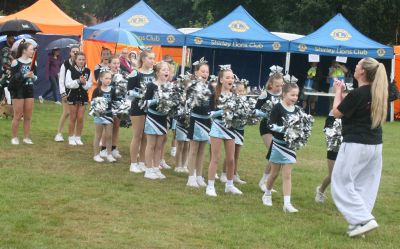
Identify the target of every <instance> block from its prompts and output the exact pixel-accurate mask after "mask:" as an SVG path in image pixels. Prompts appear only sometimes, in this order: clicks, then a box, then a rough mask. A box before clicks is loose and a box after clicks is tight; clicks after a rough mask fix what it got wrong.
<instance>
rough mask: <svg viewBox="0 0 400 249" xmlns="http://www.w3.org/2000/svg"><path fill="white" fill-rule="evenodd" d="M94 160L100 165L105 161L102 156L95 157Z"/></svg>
mask: <svg viewBox="0 0 400 249" xmlns="http://www.w3.org/2000/svg"><path fill="white" fill-rule="evenodd" d="M93 160H95V161H96V162H98V163H102V162H104V159H103V158H101V156H100V154H97V155H95V156H94V157H93Z"/></svg>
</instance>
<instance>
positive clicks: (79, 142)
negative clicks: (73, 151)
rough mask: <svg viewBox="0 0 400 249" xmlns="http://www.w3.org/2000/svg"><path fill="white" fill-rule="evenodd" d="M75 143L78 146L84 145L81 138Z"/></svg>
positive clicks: (77, 138) (76, 139) (76, 138)
mask: <svg viewBox="0 0 400 249" xmlns="http://www.w3.org/2000/svg"><path fill="white" fill-rule="evenodd" d="M75 143H76V145H83V143H82V140H81V137H75Z"/></svg>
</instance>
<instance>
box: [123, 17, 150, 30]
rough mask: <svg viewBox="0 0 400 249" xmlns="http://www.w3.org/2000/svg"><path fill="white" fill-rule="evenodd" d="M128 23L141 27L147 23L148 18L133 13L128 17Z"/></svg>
mask: <svg viewBox="0 0 400 249" xmlns="http://www.w3.org/2000/svg"><path fill="white" fill-rule="evenodd" d="M128 23H129V24H130V25H132V26H135V27H141V26H144V25H146V24H147V23H149V19H148V18H147V16H145V15H134V16H132V17H131V18H129V19H128Z"/></svg>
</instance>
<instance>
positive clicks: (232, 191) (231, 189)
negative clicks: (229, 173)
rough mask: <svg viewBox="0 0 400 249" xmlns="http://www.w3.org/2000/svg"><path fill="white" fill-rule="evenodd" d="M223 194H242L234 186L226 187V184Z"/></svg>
mask: <svg viewBox="0 0 400 249" xmlns="http://www.w3.org/2000/svg"><path fill="white" fill-rule="evenodd" d="M225 193H231V194H234V195H241V194H243V192H242V191H240V190H239V189H238V188H237V187H235V186H234V185H230V186H228V185H227V184H225Z"/></svg>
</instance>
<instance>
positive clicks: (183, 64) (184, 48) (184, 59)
mask: <svg viewBox="0 0 400 249" xmlns="http://www.w3.org/2000/svg"><path fill="white" fill-rule="evenodd" d="M186 50H187V46H183V47H182V64H181V75H184V74H185V67H186Z"/></svg>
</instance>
